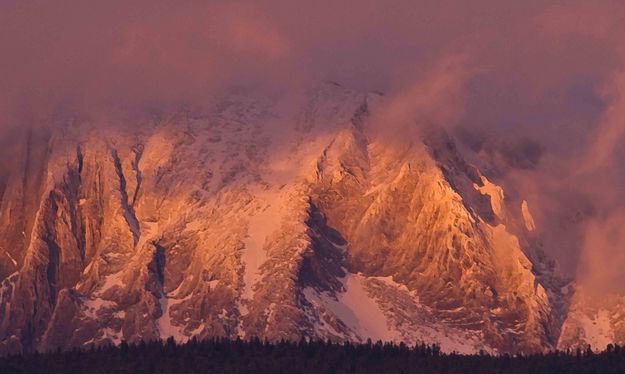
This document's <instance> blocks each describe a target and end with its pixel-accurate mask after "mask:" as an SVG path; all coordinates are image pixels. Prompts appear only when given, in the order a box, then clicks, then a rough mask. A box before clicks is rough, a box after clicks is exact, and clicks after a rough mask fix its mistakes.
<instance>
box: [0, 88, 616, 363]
mask: <svg viewBox="0 0 625 374" xmlns="http://www.w3.org/2000/svg"><path fill="white" fill-rule="evenodd" d="M384 100H385V98H384V97H381V96H380V95H377V94H364V93H359V92H354V91H351V90H349V89H346V88H343V87H341V86H338V85H335V84H325V85H323V86H321V87H319V88H317V89H315V90H312V91H307V92H303V93H297V94H293V95H291V96H289V97H280V98H274V97H267V96H254V95H230V96H228V97H227V98H226V99H223V100H221V101H217V102H215V103H214V105H213V106H212V109H211V110H209V111H206V112H203V113H199V114H196V113H192V112H189V111H180V112H178V113H175V114H172V115H171V116H169V117H163V118H151V119H147V120H145V121H143V122H141V123H133V124H126V125H119V124H113V125H111V124H99V123H96V124H92V125H89V124H79V125H75V124H73V123H72V122H68V121H66V122H63V123H60V124H55V125H54V126H50V128H51V129H52V130H46V131H44V130H39V131H31V132H27V133H25V135H24V136H23V138H21V139H19V140H18V141H17V143H16V144H17V147H18V148H19V149H20V151H19V154H16V155H15V163H16V165H15V167H14V168H13V169H12V170H13V171H12V175H10V177H9V178H7V180H6V183H4V184H2V185H0V196H1V200H0V202H1V205H0V279H1V280H2V281H1V284H0V301H1V302H0V342H1V343H0V350H1V351H2V352H3V353H7V352H17V351H32V350H34V349H38V350H47V349H56V348H57V347H62V348H70V347H88V346H90V345H93V344H95V345H100V344H110V343H113V344H117V343H120V342H121V341H122V340H126V341H130V342H136V341H139V340H141V339H143V340H152V339H158V338H167V337H169V336H173V337H174V338H175V339H177V340H178V341H186V340H188V339H190V338H191V337H193V336H196V337H198V338H205V337H209V336H227V337H232V338H234V337H237V336H240V337H243V338H250V337H254V336H258V337H260V338H266V339H269V340H279V339H282V338H284V339H295V340H298V339H301V338H302V337H303V338H314V339H332V340H335V341H345V340H349V341H355V342H360V341H365V340H367V339H368V338H371V339H372V340H378V339H381V340H385V341H389V340H393V341H404V342H406V343H409V344H413V343H416V342H425V343H438V344H440V345H441V347H442V349H443V350H446V351H458V352H467V353H468V352H476V351H479V350H484V351H489V352H521V351H523V352H529V351H540V350H546V349H555V348H556V347H560V348H562V347H565V348H566V347H567V346H573V344H574V343H573V340H575V339H577V338H579V336H580V334H577V335H575V334H573V333H571V329H572V328H573V327H571V326H572V324H573V322H572V321H573V319H576V320H579V321H582V322H580V324H577V325H576V326H578V325H579V326H581V325H583V324H584V323H585V322H584V321H585V320H582V319H580V318H578V317H575V316H573V315H569V314H568V312H567V311H568V304H569V302H570V298H571V295H572V294H573V293H574V292H573V290H572V286H571V285H568V284H567V282H566V281H564V280H562V279H560V278H559V277H558V276H557V275H556V272H555V270H554V265H553V262H552V261H549V260H548V259H546V257H545V256H544V254H543V253H542V251H541V248H540V240H539V238H537V234H536V225H535V223H534V221H533V219H532V215H531V206H529V205H528V204H527V202H526V201H524V200H520V201H517V200H515V199H508V198H507V197H506V193H505V191H504V190H503V189H502V188H501V187H500V186H498V185H496V184H495V183H493V182H492V181H491V180H489V179H488V178H487V177H486V176H485V175H483V174H482V173H481V172H480V171H479V170H478V169H476V168H475V167H473V166H472V165H470V164H469V163H467V162H466V161H465V159H464V158H463V156H462V155H461V154H460V152H459V151H458V150H457V149H456V147H455V145H454V142H453V140H452V139H451V138H450V137H449V136H448V135H447V134H446V133H445V132H444V131H443V130H441V129H437V128H430V129H424V130H423V131H421V133H422V136H421V137H419V138H415V139H411V140H410V139H406V140H402V141H395V140H393V137H387V136H382V135H376V134H379V133H380V132H379V131H377V132H376V131H371V129H373V128H379V126H380V125H379V124H377V123H376V121H379V116H375V115H373V114H372V113H373V112H374V111H375V110H376V108H377V107H378V106H381V105H384ZM572 310H573V309H572ZM596 315H597V318H599V319H601V318H602V317H601V316H603V314H601V313H599V314H596ZM565 320H566V323H565ZM563 323H564V325H565V328H564V330H562V326H563ZM561 330H562V331H564V333H563V334H561ZM565 335H566V336H565ZM572 335H575V337H576V338H575V339H573V338H570V336H572ZM612 338H615V337H614V336H612ZM580 339H581V338H580ZM580 339H577V340H575V342H576V343H575V344H577V343H579V340H580ZM620 339H622V337H621V338H620ZM582 340H583V339H582ZM617 340H618V339H617ZM602 343H604V341H602Z"/></svg>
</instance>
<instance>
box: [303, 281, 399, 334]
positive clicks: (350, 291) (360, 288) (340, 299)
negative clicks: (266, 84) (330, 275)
mask: <svg viewBox="0 0 625 374" xmlns="http://www.w3.org/2000/svg"><path fill="white" fill-rule="evenodd" d="M363 281H364V277H363V276H362V275H360V274H347V276H345V277H344V278H343V279H341V282H342V283H343V287H344V288H345V291H344V292H343V293H340V294H337V295H336V298H334V297H333V296H332V295H330V294H328V293H325V292H323V293H318V292H316V291H315V290H314V289H312V288H310V287H307V288H305V289H304V291H303V292H304V296H305V297H306V299H307V300H308V301H309V302H311V303H313V304H316V305H322V306H323V307H324V308H325V309H327V310H328V311H330V312H332V313H333V314H334V315H335V316H336V317H338V318H339V319H340V320H341V321H342V322H343V323H344V324H345V325H346V326H347V327H348V328H349V329H350V330H351V331H353V332H354V333H355V334H356V335H357V336H358V337H359V338H360V339H362V340H366V339H367V338H370V339H371V340H373V341H377V340H382V341H395V340H397V334H396V333H395V332H394V331H392V330H391V329H390V328H389V323H388V320H387V318H386V316H385V315H384V312H383V311H382V309H380V306H379V305H378V303H377V302H376V301H375V300H374V299H372V298H371V297H370V296H369V294H368V293H367V291H366V289H365V286H364V285H363Z"/></svg>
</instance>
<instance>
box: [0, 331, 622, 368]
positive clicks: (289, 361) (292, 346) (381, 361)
mask: <svg viewBox="0 0 625 374" xmlns="http://www.w3.org/2000/svg"><path fill="white" fill-rule="evenodd" d="M211 372H216V373H506V374H508V373H532V374H538V373H625V348H623V349H621V348H620V347H618V346H608V349H607V350H605V351H603V352H601V353H593V352H592V351H591V350H590V349H588V350H586V351H579V350H578V351H575V352H552V353H548V354H533V355H519V356H509V355H503V356H490V355H486V354H479V355H470V356H467V355H459V354H444V353H441V352H440V349H439V348H438V347H437V346H426V345H417V346H414V347H409V346H406V345H404V344H391V343H384V344H383V343H381V342H378V343H371V342H368V343H366V344H336V343H330V342H323V341H313V342H306V341H301V342H298V343H296V342H279V343H268V342H262V341H260V340H258V339H253V340H251V341H242V340H234V341H233V340H228V339H210V340H205V341H201V342H200V341H197V340H195V339H194V340H191V341H190V342H188V343H186V344H182V345H179V344H176V343H175V342H174V340H173V339H171V338H170V339H168V340H167V341H166V342H150V343H146V342H141V343H139V344H136V345H129V344H126V343H125V342H124V343H122V344H121V345H120V346H119V347H101V348H90V349H88V350H73V351H66V352H61V351H58V352H50V353H35V354H32V355H27V356H11V357H4V358H2V359H0V373H176V374H183V373H211Z"/></svg>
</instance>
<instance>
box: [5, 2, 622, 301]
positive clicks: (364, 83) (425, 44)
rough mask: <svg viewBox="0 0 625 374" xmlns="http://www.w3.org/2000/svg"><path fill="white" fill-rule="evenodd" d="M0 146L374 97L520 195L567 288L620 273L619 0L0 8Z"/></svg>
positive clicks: (616, 283) (601, 282)
mask: <svg viewBox="0 0 625 374" xmlns="http://www.w3.org/2000/svg"><path fill="white" fill-rule="evenodd" d="M0 51H2V58H0V87H2V90H1V92H0V136H1V138H0V146H3V144H7V143H10V139H11V133H12V131H15V129H16V128H20V127H24V126H33V124H38V123H46V122H48V121H49V118H53V117H55V116H64V115H68V114H71V115H76V116H92V117H97V116H98V115H103V114H106V115H109V114H110V113H142V112H144V111H154V110H156V111H159V110H160V111H166V110H171V109H175V108H178V107H180V106H181V105H185V106H191V107H196V106H197V107H200V108H201V107H202V105H204V104H205V103H206V102H208V101H209V100H210V99H211V98H212V97H214V96H218V95H219V94H220V93H222V92H224V91H226V90H231V89H233V88H250V89H258V90H268V92H276V91H277V92H280V91H284V92H288V91H289V90H293V89H296V88H300V87H306V86H307V85H310V84H315V83H316V82H319V81H328V80H330V81H335V82H339V83H341V84H342V85H345V86H348V87H352V88H354V89H357V90H362V91H379V92H383V93H385V95H386V96H387V97H388V98H389V100H390V101H391V102H392V103H393V105H394V108H395V109H397V111H396V113H399V114H398V116H397V118H393V119H392V121H391V120H388V121H386V122H383V125H382V126H387V125H388V126H389V130H388V131H402V130H400V129H401V128H402V127H393V126H392V124H391V122H393V121H395V122H402V121H404V122H407V123H419V122H433V123H436V124H438V125H440V126H444V127H445V128H447V129H448V130H449V132H450V133H452V134H453V135H454V136H455V137H456V139H458V141H459V143H460V144H461V146H462V147H463V149H464V150H465V151H466V152H467V153H468V154H469V155H468V156H469V157H471V158H472V159H473V160H475V162H476V163H480V164H481V165H486V166H485V167H486V168H487V170H486V171H485V172H487V173H488V174H489V175H492V177H493V178H494V179H495V180H496V181H497V182H498V183H501V184H503V185H504V188H505V190H506V192H507V193H508V194H510V196H523V198H525V199H526V200H527V201H528V202H529V205H530V209H531V210H532V213H533V214H534V216H535V217H534V218H535V219H536V220H537V223H538V225H539V226H540V227H542V230H543V231H544V241H545V249H546V251H547V252H548V253H549V254H550V255H552V256H553V257H555V258H556V259H557V260H558V261H559V263H560V265H561V267H562V269H563V271H564V272H566V273H568V274H572V275H575V276H576V277H577V279H578V282H580V283H583V284H585V285H586V286H587V287H589V288H593V289H596V290H600V291H604V290H608V291H612V290H618V291H625V289H620V288H623V287H625V286H623V285H620V283H625V282H620V278H619V276H620V269H621V268H623V266H625V213H624V212H625V199H623V197H622V196H623V192H625V167H623V163H622V162H621V160H623V157H624V156H625V149H624V148H625V146H624V144H625V141H624V137H625V3H623V2H622V1H602V0H597V1H592V2H591V1H577V0H568V1H533V0H528V1H496V0H474V1H450V0H432V1H430V0H411V1H406V0H395V1H368V0H360V1H356V0H332V1H329V0H317V1H292V0H291V1H286V0H284V1H283V0H256V1H236V0H230V1H196V0H188V1H185V0H177V1H173V0H150V1H147V0H138V1H132V0H124V1H121V0H109V1H100V2H87V1H80V0H57V1H54V2H52V1H41V0H31V1H24V0H19V1H18V0H2V1H0Z"/></svg>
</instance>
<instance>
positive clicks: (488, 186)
mask: <svg viewBox="0 0 625 374" xmlns="http://www.w3.org/2000/svg"><path fill="white" fill-rule="evenodd" d="M482 184H483V186H481V187H480V186H478V185H477V184H474V185H473V188H475V189H476V190H478V191H479V192H480V193H481V194H482V195H488V196H489V197H490V206H491V208H492V209H493V213H495V215H496V216H497V217H498V218H500V219H502V218H503V199H504V194H503V188H501V187H500V186H498V185H496V184H494V183H491V181H489V180H488V178H486V177H485V176H483V175H482Z"/></svg>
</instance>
